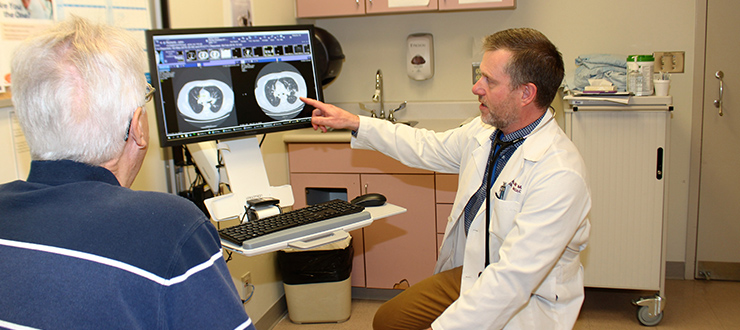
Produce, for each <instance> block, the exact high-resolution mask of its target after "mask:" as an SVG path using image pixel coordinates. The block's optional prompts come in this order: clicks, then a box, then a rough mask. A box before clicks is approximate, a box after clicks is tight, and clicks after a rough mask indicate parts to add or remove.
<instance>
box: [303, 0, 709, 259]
mask: <svg viewBox="0 0 740 330" xmlns="http://www.w3.org/2000/svg"><path fill="white" fill-rule="evenodd" d="M694 6H695V1H694V0H652V1H642V0H623V1H619V2H615V1H607V0H594V1H578V0H561V1H549V0H522V1H517V8H516V9H514V10H485V11H483V10H481V11H466V12H455V13H444V14H443V13H420V14H404V15H384V16H366V17H349V18H330V19H318V20H315V24H316V25H317V26H320V27H322V28H324V29H326V30H327V31H329V32H330V33H332V34H333V35H334V36H335V37H336V38H337V39H338V40H339V41H340V43H341V45H342V49H343V50H344V53H345V56H346V61H345V63H344V66H343V67H342V72H341V74H340V75H339V77H338V78H337V79H336V80H335V81H334V82H333V83H332V84H331V85H329V86H328V87H327V88H326V89H325V91H324V94H325V98H326V100H328V101H329V102H358V101H362V102H370V101H371V96H372V94H373V92H374V89H375V87H374V76H375V71H376V70H377V69H382V70H383V75H384V89H385V96H386V100H388V102H394V103H395V102H400V101H404V100H408V101H435V100H436V101H470V100H472V101H474V100H475V97H474V96H473V94H472V93H471V91H470V89H471V87H472V78H471V75H472V69H471V62H474V61H479V60H480V54H479V53H478V49H477V47H474V44H476V40H479V39H480V38H482V37H484V36H486V35H488V34H491V33H494V32H496V31H499V30H502V29H506V28H511V27H532V28H535V29H538V30H540V31H542V32H543V33H544V34H546V35H547V36H548V37H549V38H550V39H551V40H552V41H553V43H554V44H555V45H557V46H558V48H559V49H560V51H561V52H562V54H563V58H564V60H565V64H566V71H568V72H569V73H570V72H573V71H574V70H575V64H574V60H575V58H576V57H578V55H581V54H591V53H607V54H622V55H625V56H626V55H628V54H649V53H652V52H653V51H685V52H686V60H685V63H686V67H685V72H686V73H683V74H674V75H673V76H672V79H673V81H672V83H671V94H672V95H673V98H674V105H675V111H674V113H673V119H672V131H671V133H672V134H671V137H670V143H671V144H670V148H671V149H670V155H669V166H670V168H669V169H668V175H669V176H670V182H669V186H668V191H669V197H668V198H669V212H668V242H667V244H668V248H667V259H668V261H680V262H682V261H684V260H685V245H686V221H687V202H688V175H689V151H690V150H689V142H690V133H691V105H692V88H693V81H692V79H693V70H694V67H693V63H694V62H693V60H694V51H695V50H694V29H695V17H694V12H695V8H694ZM307 22H312V21H310V20H307ZM656 22H660V24H656ZM418 32H428V33H432V34H433V35H434V48H435V61H436V64H435V75H434V77H433V78H432V79H430V80H427V81H421V82H418V81H413V80H411V79H409V78H408V77H407V75H406V72H405V55H406V53H405V48H404V43H405V40H406V37H407V36H408V35H409V34H412V33H418Z"/></svg>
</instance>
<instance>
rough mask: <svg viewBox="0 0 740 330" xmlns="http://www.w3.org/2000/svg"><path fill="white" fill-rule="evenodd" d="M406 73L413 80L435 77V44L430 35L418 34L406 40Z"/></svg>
mask: <svg viewBox="0 0 740 330" xmlns="http://www.w3.org/2000/svg"><path fill="white" fill-rule="evenodd" d="M406 71H407V73H408V75H409V77H410V78H411V79H414V80H427V79H429V78H431V77H432V76H434V42H433V38H432V35H431V34H429V33H416V34H412V35H409V36H408V38H407V39H406Z"/></svg>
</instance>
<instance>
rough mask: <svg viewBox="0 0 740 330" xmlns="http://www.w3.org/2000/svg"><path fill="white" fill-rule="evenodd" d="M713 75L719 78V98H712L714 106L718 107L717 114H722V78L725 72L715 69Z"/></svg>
mask: <svg viewBox="0 0 740 330" xmlns="http://www.w3.org/2000/svg"><path fill="white" fill-rule="evenodd" d="M714 77H715V78H717V79H719V99H717V100H714V107H715V108H719V115H720V116H723V115H724V113H722V94H723V93H724V86H723V85H724V82H723V81H722V78H724V77H725V73H724V72H722V71H717V72H716V73H715V74H714Z"/></svg>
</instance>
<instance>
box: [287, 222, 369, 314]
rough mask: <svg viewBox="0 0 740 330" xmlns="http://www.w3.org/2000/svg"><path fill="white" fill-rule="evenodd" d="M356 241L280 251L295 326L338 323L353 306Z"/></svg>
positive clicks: (347, 240)
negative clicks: (352, 276)
mask: <svg viewBox="0 0 740 330" xmlns="http://www.w3.org/2000/svg"><path fill="white" fill-rule="evenodd" d="M353 257H354V249H353V248H352V237H347V238H346V239H344V240H342V241H339V242H336V243H331V244H327V245H323V246H321V247H318V248H315V249H311V250H297V249H285V250H282V251H278V255H277V260H278V266H279V267H280V271H281V273H282V275H283V283H284V284H283V287H284V288H285V299H286V300H287V303H288V316H289V317H290V320H291V321H292V322H293V323H299V324H300V323H338V322H344V321H346V320H348V319H349V317H350V310H351V306H352V282H351V277H350V273H351V272H352V258H353Z"/></svg>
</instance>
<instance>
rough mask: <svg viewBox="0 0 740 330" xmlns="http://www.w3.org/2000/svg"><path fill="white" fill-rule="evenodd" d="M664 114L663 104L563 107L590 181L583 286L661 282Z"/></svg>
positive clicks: (657, 286) (650, 286)
mask: <svg viewBox="0 0 740 330" xmlns="http://www.w3.org/2000/svg"><path fill="white" fill-rule="evenodd" d="M581 108H583V107H581ZM668 118H669V112H668V111H603V110H595V111H582V110H580V108H579V111H577V112H573V111H566V128H567V132H568V133H569V135H570V137H571V140H573V143H575V145H576V146H577V147H578V150H579V151H580V153H581V155H582V156H583V159H584V161H585V163H586V168H587V170H588V181H589V185H590V187H591V198H592V206H591V212H590V215H589V218H590V220H591V236H590V239H589V243H588V247H587V248H586V250H585V251H584V253H583V254H582V256H581V262H582V263H583V266H584V269H585V285H586V286H589V287H604V288H618V289H643V290H662V288H663V282H662V281H663V273H664V269H663V260H664V259H665V257H664V253H665V252H664V250H665V249H664V244H663V232H664V214H663V213H664V192H663V190H664V187H665V182H666V177H665V174H664V173H665V170H666V165H667V164H666V163H665V161H664V160H666V159H668V157H667V146H666V143H667V140H666V137H667V136H668V135H667V134H668V129H669V126H668Z"/></svg>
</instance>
